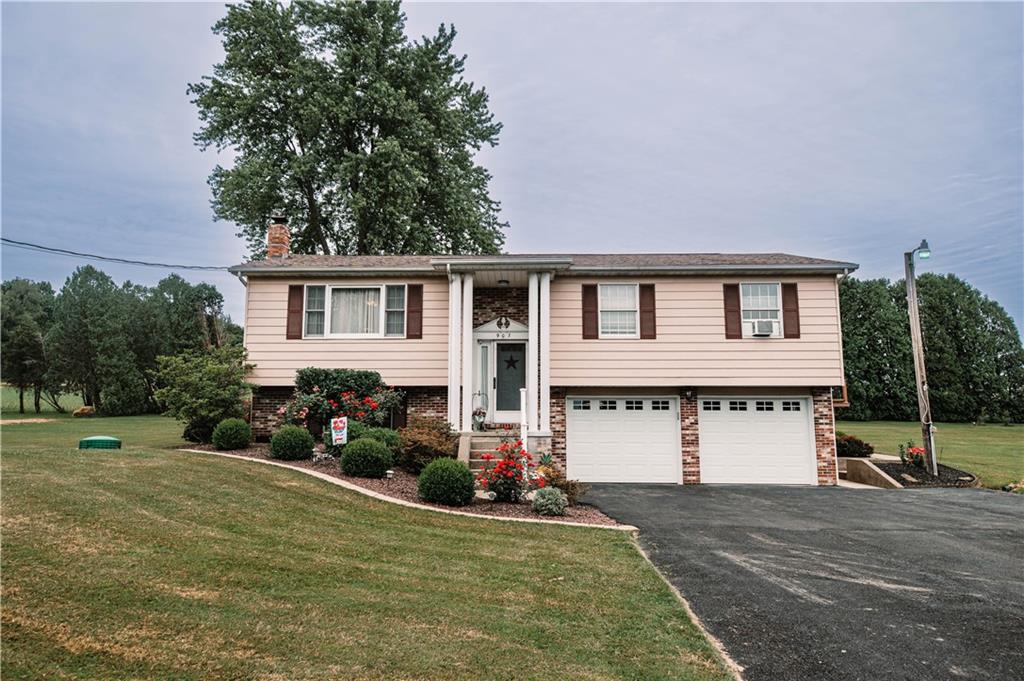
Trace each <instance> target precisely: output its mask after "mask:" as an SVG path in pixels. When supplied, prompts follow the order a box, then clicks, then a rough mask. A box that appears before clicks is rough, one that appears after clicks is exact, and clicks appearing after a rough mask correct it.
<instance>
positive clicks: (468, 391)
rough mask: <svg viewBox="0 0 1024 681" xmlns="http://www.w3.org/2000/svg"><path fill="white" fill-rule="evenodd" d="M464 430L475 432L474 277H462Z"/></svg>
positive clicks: (468, 275) (467, 275)
mask: <svg viewBox="0 0 1024 681" xmlns="http://www.w3.org/2000/svg"><path fill="white" fill-rule="evenodd" d="M462 430H463V431H464V432H465V431H470V430H473V275H472V274H470V273H467V274H464V275H463V276H462Z"/></svg>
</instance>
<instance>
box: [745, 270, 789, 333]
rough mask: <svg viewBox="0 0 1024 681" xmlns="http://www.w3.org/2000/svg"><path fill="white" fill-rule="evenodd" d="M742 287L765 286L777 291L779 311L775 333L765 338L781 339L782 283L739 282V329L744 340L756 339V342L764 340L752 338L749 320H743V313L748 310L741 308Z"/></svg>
mask: <svg viewBox="0 0 1024 681" xmlns="http://www.w3.org/2000/svg"><path fill="white" fill-rule="evenodd" d="M744 285H747V286H765V285H768V286H774V287H775V288H776V289H778V295H777V298H778V301H779V308H778V309H779V318H778V320H777V321H778V324H776V325H775V331H774V332H773V333H772V335H771V336H767V338H769V339H771V338H782V337H783V331H782V282H781V281H741V282H740V329H741V330H742V331H743V337H744V338H757V339H758V340H764V338H765V337H764V336H757V337H755V336H754V334H753V333H752V332H751V330H750V328H749V327H750V320H747V319H744V318H743V313H744V312H746V311H747V309H748V308H745V307H743V287H744ZM749 309H751V310H753V309H754V308H749ZM758 309H763V308H758Z"/></svg>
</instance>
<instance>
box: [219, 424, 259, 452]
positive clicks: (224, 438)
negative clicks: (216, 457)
mask: <svg viewBox="0 0 1024 681" xmlns="http://www.w3.org/2000/svg"><path fill="white" fill-rule="evenodd" d="M212 440H213V446H214V447H216V448H217V449H245V448H246V447H248V446H249V443H250V442H252V428H250V427H249V424H248V423H246V422H245V421H243V420H242V419H224V420H223V421H221V422H220V423H218V424H217V427H216V428H214V429H213V437H212Z"/></svg>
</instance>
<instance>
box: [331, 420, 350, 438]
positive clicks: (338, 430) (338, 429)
mask: <svg viewBox="0 0 1024 681" xmlns="http://www.w3.org/2000/svg"><path fill="white" fill-rule="evenodd" d="M331 444H335V445H344V444H348V417H347V416H339V417H337V418H333V419H331Z"/></svg>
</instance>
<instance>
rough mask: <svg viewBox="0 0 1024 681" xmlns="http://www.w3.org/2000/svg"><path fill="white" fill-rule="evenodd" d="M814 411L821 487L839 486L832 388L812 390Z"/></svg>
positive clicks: (815, 439) (817, 463) (816, 460)
mask: <svg viewBox="0 0 1024 681" xmlns="http://www.w3.org/2000/svg"><path fill="white" fill-rule="evenodd" d="M811 402H812V405H813V409H814V453H815V463H816V465H817V470H818V484H819V485H837V484H839V483H838V476H839V473H838V466H839V463H838V461H837V459H836V427H835V411H834V409H833V407H832V389H831V388H812V389H811Z"/></svg>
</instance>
